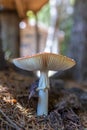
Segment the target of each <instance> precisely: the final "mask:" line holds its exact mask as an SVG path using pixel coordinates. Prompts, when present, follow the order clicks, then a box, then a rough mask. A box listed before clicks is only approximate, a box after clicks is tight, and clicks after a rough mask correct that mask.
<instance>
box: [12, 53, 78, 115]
mask: <svg viewBox="0 0 87 130" xmlns="http://www.w3.org/2000/svg"><path fill="white" fill-rule="evenodd" d="M13 63H14V64H15V65H16V66H17V67H19V68H21V69H24V70H28V71H37V70H39V71H40V80H39V85H38V87H37V91H38V94H39V96H38V97H39V99H38V105H37V115H38V116H40V115H48V89H49V88H50V86H49V78H48V71H49V70H53V71H59V70H66V69H69V68H71V67H72V66H74V65H75V61H74V60H73V59H71V58H68V57H66V56H63V55H59V54H54V53H47V52H43V53H38V54H35V55H33V56H26V57H23V58H16V59H13Z"/></svg>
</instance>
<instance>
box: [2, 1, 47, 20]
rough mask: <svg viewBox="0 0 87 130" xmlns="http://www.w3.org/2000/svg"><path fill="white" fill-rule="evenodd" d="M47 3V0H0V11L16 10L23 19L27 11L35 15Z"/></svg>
mask: <svg viewBox="0 0 87 130" xmlns="http://www.w3.org/2000/svg"><path fill="white" fill-rule="evenodd" d="M47 2H48V0H0V10H1V9H5V10H10V11H12V10H16V11H17V12H18V14H19V16H20V17H21V18H25V17H26V12H27V11H28V10H32V11H33V12H34V13H37V12H38V11H39V10H40V9H41V7H42V6H43V5H45V4H46V3H47Z"/></svg>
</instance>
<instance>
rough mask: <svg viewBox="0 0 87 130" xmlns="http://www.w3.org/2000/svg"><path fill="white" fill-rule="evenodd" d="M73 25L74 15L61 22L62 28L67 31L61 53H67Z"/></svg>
mask: <svg viewBox="0 0 87 130" xmlns="http://www.w3.org/2000/svg"><path fill="white" fill-rule="evenodd" d="M72 25H73V19H72V16H69V17H68V20H67V19H66V20H64V21H62V22H61V24H60V29H61V30H63V31H64V32H65V40H64V41H63V43H62V47H61V53H63V54H66V53H67V50H68V46H69V42H70V35H71V28H72Z"/></svg>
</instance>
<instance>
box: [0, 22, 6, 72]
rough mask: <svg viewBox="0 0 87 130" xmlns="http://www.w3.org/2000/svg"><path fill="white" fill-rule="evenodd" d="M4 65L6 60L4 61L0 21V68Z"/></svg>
mask: <svg viewBox="0 0 87 130" xmlns="http://www.w3.org/2000/svg"><path fill="white" fill-rule="evenodd" d="M5 67H6V61H5V58H4V52H3V49H2V39H1V22H0V70H3V69H4V68H5Z"/></svg>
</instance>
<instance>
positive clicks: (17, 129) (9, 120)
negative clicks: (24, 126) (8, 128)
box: [0, 109, 20, 130]
mask: <svg viewBox="0 0 87 130" xmlns="http://www.w3.org/2000/svg"><path fill="white" fill-rule="evenodd" d="M0 113H1V114H2V115H3V116H4V117H5V118H6V120H7V121H8V122H9V123H10V124H11V125H12V126H13V127H14V128H16V130H20V127H18V126H17V125H16V124H15V123H14V122H12V121H11V119H10V118H8V117H7V116H6V114H5V113H4V112H3V111H2V110H1V109H0Z"/></svg>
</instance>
